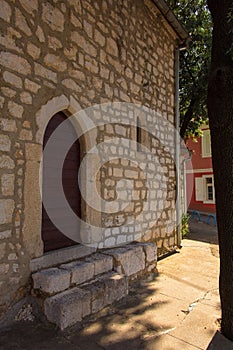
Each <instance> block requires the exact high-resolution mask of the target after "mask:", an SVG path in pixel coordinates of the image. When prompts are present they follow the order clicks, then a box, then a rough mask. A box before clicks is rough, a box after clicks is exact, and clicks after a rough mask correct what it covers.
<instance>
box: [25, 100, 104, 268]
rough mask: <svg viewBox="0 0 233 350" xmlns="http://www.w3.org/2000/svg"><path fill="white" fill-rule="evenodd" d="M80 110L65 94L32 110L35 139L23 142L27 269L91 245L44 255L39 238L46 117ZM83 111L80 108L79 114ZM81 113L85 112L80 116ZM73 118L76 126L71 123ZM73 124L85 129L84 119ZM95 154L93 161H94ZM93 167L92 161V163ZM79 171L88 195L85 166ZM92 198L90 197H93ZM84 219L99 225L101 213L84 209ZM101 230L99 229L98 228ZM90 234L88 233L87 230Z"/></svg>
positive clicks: (86, 142)
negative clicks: (35, 110) (34, 140)
mask: <svg viewBox="0 0 233 350" xmlns="http://www.w3.org/2000/svg"><path fill="white" fill-rule="evenodd" d="M81 110H82V109H81V107H80V105H79V103H78V102H77V101H76V100H75V99H74V98H73V97H70V98H68V97H66V96H65V95H60V96H57V97H53V98H52V99H50V100H49V101H47V102H46V104H44V105H43V106H41V108H40V109H39V110H38V111H37V112H36V114H35V118H36V124H37V133H36V142H35V143H31V142H30V143H26V145H25V158H26V162H25V184H24V225H23V232H22V233H23V241H24V246H25V248H26V250H27V251H28V253H29V256H30V258H31V259H33V260H31V262H30V264H31V270H34V271H35V270H37V269H39V268H41V267H48V266H52V265H54V263H60V262H63V261H68V260H71V257H72V258H73V259H74V258H75V257H79V255H80V254H81V255H82V256H85V255H87V254H90V252H91V251H94V250H96V249H95V248H89V247H85V246H83V245H77V246H73V247H69V248H63V249H59V250H57V251H51V252H48V253H46V254H44V252H43V251H44V249H43V241H42V236H41V222H42V221H41V220H42V199H41V185H42V178H41V161H42V150H43V139H44V133H45V130H46V127H47V124H48V122H49V120H50V119H51V118H52V117H53V116H54V115H55V114H56V113H58V112H59V111H63V112H64V113H65V114H66V115H68V116H70V115H72V114H75V113H77V112H80V111H81ZM83 113H85V111H84V110H83V111H82V116H83ZM84 116H85V115H84ZM76 120H77V125H75V123H76ZM76 120H75V122H74V123H73V122H72V124H73V126H74V128H75V129H76V127H77V129H79V130H80V128H81V130H86V129H85V125H84V124H85V118H82V119H81V120H80V123H79V121H78V118H77V119H76ZM95 133H96V131H95V130H94V131H92V134H91V136H90V135H88V134H85V135H84V136H83V140H82V149H81V152H82V153H86V152H87V150H89V149H90V148H91V147H93V146H94V143H95V140H96V137H93V134H95ZM98 161H99V160H98V157H97V159H96V162H98ZM93 166H95V164H94V165H93ZM81 171H82V173H81V179H84V181H83V186H84V191H85V192H88V195H91V191H88V182H87V181H85V179H86V178H87V177H86V171H87V169H85V168H83V169H82V170H81ZM96 186H97V187H98V190H100V181H98V180H97V183H96ZM93 200H94V199H93ZM85 220H87V222H89V223H91V224H93V225H94V226H96V227H99V228H100V227H101V213H100V212H98V213H96V212H93V210H92V208H89V207H86V208H85ZM100 230H101V228H100ZM90 234H91V233H90Z"/></svg>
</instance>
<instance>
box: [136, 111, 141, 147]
mask: <svg viewBox="0 0 233 350" xmlns="http://www.w3.org/2000/svg"><path fill="white" fill-rule="evenodd" d="M136 141H137V151H138V152H141V151H142V147H141V143H142V129H141V124H140V119H139V117H137V127H136Z"/></svg>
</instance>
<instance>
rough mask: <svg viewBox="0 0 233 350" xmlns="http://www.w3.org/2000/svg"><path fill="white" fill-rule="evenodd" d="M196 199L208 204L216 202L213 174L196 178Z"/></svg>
mask: <svg viewBox="0 0 233 350" xmlns="http://www.w3.org/2000/svg"><path fill="white" fill-rule="evenodd" d="M195 199H196V201H198V202H203V203H206V204H207V203H210V204H214V203H215V192H214V178H213V176H212V175H203V176H202V177H196V178H195Z"/></svg>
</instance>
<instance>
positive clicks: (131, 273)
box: [32, 243, 157, 330]
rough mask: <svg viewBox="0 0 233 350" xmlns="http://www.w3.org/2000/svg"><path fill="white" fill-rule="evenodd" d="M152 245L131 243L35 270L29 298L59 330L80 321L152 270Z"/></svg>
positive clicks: (155, 255) (115, 298)
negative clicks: (31, 297) (32, 298)
mask: <svg viewBox="0 0 233 350" xmlns="http://www.w3.org/2000/svg"><path fill="white" fill-rule="evenodd" d="M156 263H157V249H156V245H155V244H154V243H135V244H129V245H127V246H124V247H119V248H114V249H108V250H104V251H101V253H94V254H92V255H90V256H88V257H85V258H82V259H79V260H75V261H72V262H69V263H67V264H64V263H63V264H61V265H58V266H55V267H52V268H48V269H44V270H41V271H38V272H36V273H34V274H33V275H32V279H33V288H34V289H33V295H34V296H35V297H36V298H37V300H38V301H39V302H40V304H42V305H43V309H44V314H45V316H46V317H47V319H48V320H49V321H50V322H52V323H55V324H56V325H57V326H58V327H59V328H60V329H61V330H64V329H65V328H67V327H70V326H73V325H74V324H75V323H77V322H81V321H82V320H83V318H84V317H86V316H88V315H91V314H94V313H96V312H98V311H100V310H101V309H103V308H104V307H106V306H107V305H110V304H112V303H113V302H114V301H116V300H119V299H121V298H123V297H124V296H126V295H127V294H128V284H129V281H131V280H132V279H135V278H137V277H138V276H140V275H142V274H146V273H148V272H151V271H153V270H154V269H155V268H156Z"/></svg>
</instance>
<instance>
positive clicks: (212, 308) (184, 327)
mask: <svg viewBox="0 0 233 350" xmlns="http://www.w3.org/2000/svg"><path fill="white" fill-rule="evenodd" d="M191 227H192V229H191V234H190V235H189V237H188V239H185V240H183V244H182V245H183V248H182V249H181V250H180V251H179V252H178V253H176V254H174V255H172V256H170V257H168V258H166V259H163V260H161V261H159V263H158V269H159V275H158V276H154V277H153V278H152V279H151V280H144V281H142V282H141V283H140V285H137V286H134V288H133V289H132V291H131V293H130V295H129V296H128V297H127V298H125V299H124V300H122V301H121V302H119V303H117V304H116V305H114V306H112V307H111V308H108V309H106V310H104V311H103V312H102V313H101V314H100V315H99V316H101V317H100V318H98V319H95V318H93V319H92V320H89V321H88V323H87V324H86V325H85V326H84V327H83V328H82V329H80V328H77V327H76V328H73V329H71V330H69V331H66V332H64V333H61V332H60V331H57V330H56V329H55V328H54V327H53V326H51V325H44V324H42V323H40V322H38V321H34V322H17V323H16V324H15V325H14V326H13V327H11V328H8V329H6V330H4V331H3V332H2V333H1V334H0V349H2V350H13V349H14V350H19V349H20V350H29V349H30V350H39V349H40V350H55V349H56V350H63V349H69V350H103V349H106V350H122V349H123V350H131V349H134V350H176V349H181V350H195V349H206V348H207V347H208V344H209V343H210V342H211V340H212V338H213V337H214V335H215V337H214V338H213V342H212V344H211V346H210V347H209V350H211V349H212V350H230V349H231V350H232V349H233V344H232V343H231V342H225V341H224V339H223V338H222V337H221V334H219V333H216V331H217V330H218V328H219V322H218V320H219V318H220V304H219V295H218V273H219V258H218V246H217V235H216V228H215V227H212V226H210V225H206V224H204V223H197V222H195V221H194V220H193V221H192V223H191ZM215 333H216V334H215ZM216 344H217V345H216Z"/></svg>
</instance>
